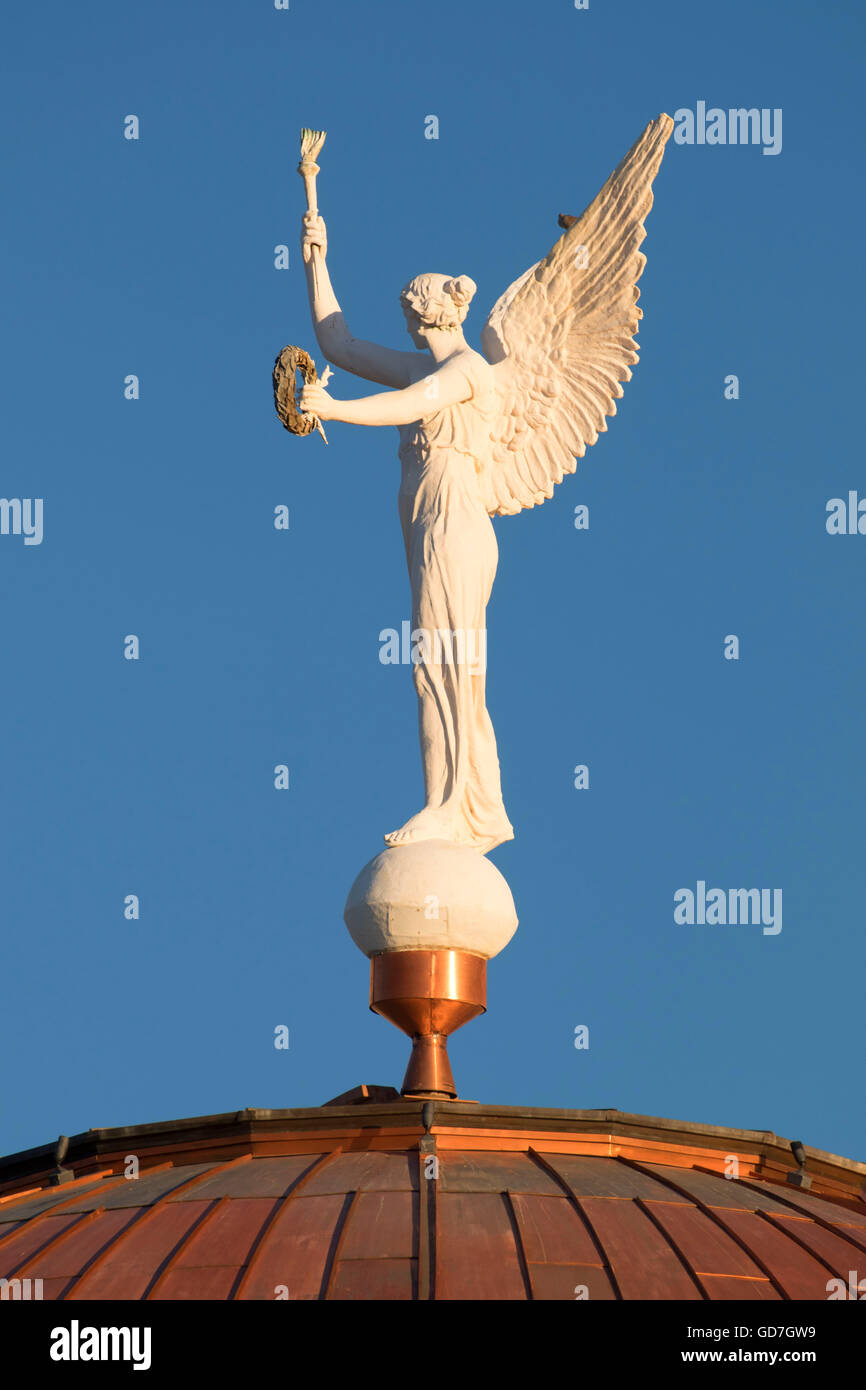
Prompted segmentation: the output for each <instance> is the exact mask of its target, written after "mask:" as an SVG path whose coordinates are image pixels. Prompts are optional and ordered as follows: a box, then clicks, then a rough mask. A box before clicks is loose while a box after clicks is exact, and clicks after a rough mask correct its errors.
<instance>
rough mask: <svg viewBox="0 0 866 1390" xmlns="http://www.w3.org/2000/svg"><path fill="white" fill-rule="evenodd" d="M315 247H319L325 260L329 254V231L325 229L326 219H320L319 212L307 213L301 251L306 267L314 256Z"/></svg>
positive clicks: (305, 214)
mask: <svg viewBox="0 0 866 1390" xmlns="http://www.w3.org/2000/svg"><path fill="white" fill-rule="evenodd" d="M314 246H318V248H319V251H320V253H321V256H322V259H323V260H324V259H325V257H326V256H327V254H328V231H327V228H326V227H325V219H324V218H323V217H320V216H319V214H318V213H317V212H305V213H304V222H303V230H302V233H301V251H302V253H303V257H304V264H305V265H306V264H307V262H308V261H309V259H310V257H311V256H312V254H313V247H314Z"/></svg>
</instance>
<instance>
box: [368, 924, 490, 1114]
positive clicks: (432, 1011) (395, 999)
mask: <svg viewBox="0 0 866 1390" xmlns="http://www.w3.org/2000/svg"><path fill="white" fill-rule="evenodd" d="M486 1007H487V961H486V960H485V959H484V958H483V957H482V956H473V955H471V954H470V953H469V952H468V951H446V950H440V951H385V952H383V953H382V954H381V955H378V956H373V958H372V960H371V961H370V1008H371V1009H372V1010H373V1013H375V1014H381V1015H382V1017H383V1018H387V1019H389V1020H390V1022H391V1023H394V1024H396V1025H397V1027H398V1028H401V1029H402V1030H403V1032H404V1033H408V1035H409V1037H410V1038H411V1039H412V1056H411V1057H410V1058H409V1066H408V1067H407V1069H406V1076H405V1078H404V1080H403V1095H404V1096H440V1097H445V1098H449V1099H451V1098H453V1097H455V1096H456V1095H457V1089H456V1087H455V1085H454V1077H453V1076H452V1074H451V1064H450V1062H449V1061H448V1052H447V1050H446V1048H447V1042H448V1035H449V1033H453V1032H454V1031H455V1030H456V1029H457V1028H461V1027H462V1026H463V1024H464V1023H468V1022H469V1020H470V1019H471V1018H477V1017H478V1015H479V1014H483V1013H484V1011H485V1009H486Z"/></svg>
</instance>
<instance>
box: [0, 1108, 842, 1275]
mask: <svg viewBox="0 0 866 1390" xmlns="http://www.w3.org/2000/svg"><path fill="white" fill-rule="evenodd" d="M65 1149H66V1146H65V1144H64V1145H63V1146H62V1147H61V1149H60V1151H59V1152H58V1153H57V1154H56V1155H55V1148H54V1146H53V1145H48V1146H45V1148H42V1149H36V1150H30V1151H28V1152H26V1153H22V1154H17V1155H13V1156H11V1157H9V1158H5V1159H2V1160H0V1275H2V1276H3V1277H5V1278H7V1279H10V1280H12V1279H15V1278H18V1279H21V1280H25V1279H30V1280H35V1279H41V1280H42V1297H43V1298H45V1299H63V1300H69V1301H75V1300H89V1299H172V1300H174V1299H211V1300H214V1299H215V1300H224V1299H257V1300H266V1299H267V1300H272V1299H275V1298H280V1297H283V1298H292V1299H359V1300H360V1299H385V1300H391V1299H398V1300H399V1299H431V1298H435V1299H446V1300H447V1299H494V1300H500V1299H569V1300H573V1299H575V1298H576V1297H588V1298H590V1299H693V1300H700V1299H768V1300H777V1299H826V1297H827V1285H828V1281H829V1280H830V1279H832V1278H840V1279H842V1280H844V1281H846V1282H847V1280H848V1277H849V1271H851V1270H852V1269H858V1268H862V1266H863V1258H864V1252H866V1202H864V1197H863V1192H864V1177H866V1165H864V1164H861V1163H854V1162H851V1161H850V1160H846V1159H840V1158H836V1157H835V1156H833V1155H830V1154H824V1153H821V1152H819V1151H816V1150H811V1149H807V1150H806V1151H805V1167H802V1166H798V1164H797V1163H796V1162H795V1160H794V1158H793V1156H792V1153H791V1147H790V1145H789V1144H788V1143H787V1142H786V1141H785V1140H781V1139H778V1138H777V1137H776V1136H775V1135H774V1134H771V1133H766V1132H760V1131H750V1130H731V1129H719V1128H715V1127H710V1126H701V1125H688V1124H679V1123H676V1122H674V1121H670V1120H661V1119H655V1118H652V1117H648V1116H640V1115H625V1114H622V1113H620V1112H619V1111H616V1110H526V1109H519V1108H514V1107H504V1106H499V1107H496V1106H480V1105H475V1104H472V1103H471V1102H467V1101H445V1102H436V1103H435V1104H434V1103H432V1102H426V1103H424V1104H422V1103H421V1102H420V1101H417V1100H412V1101H410V1100H402V1099H400V1097H399V1096H397V1094H396V1092H392V1091H391V1090H390V1088H384V1087H381V1088H377V1087H361V1088H358V1091H356V1092H354V1093H349V1094H347V1095H346V1096H344V1097H340V1098H339V1099H338V1100H337V1101H336V1102H331V1103H329V1104H328V1105H325V1106H321V1107H318V1108H316V1109H301V1110H297V1109H296V1110H245V1111H241V1112H239V1113H237V1114H230V1115H214V1116H207V1117H204V1118H201V1119H193V1120H177V1121H171V1122H168V1123H165V1124H153V1125H142V1126H136V1127H133V1128H126V1129H104V1130H90V1131H88V1132H87V1133H85V1134H81V1135H79V1136H77V1137H76V1138H75V1139H73V1140H71V1141H70V1142H69V1145H68V1154H65V1153H64V1151H65ZM130 1155H135V1156H136V1157H137V1159H138V1162H139V1164H140V1171H139V1176H138V1177H137V1178H130V1177H127V1176H125V1171H129V1170H130V1168H131V1167H132V1165H131V1164H130ZM55 1159H59V1161H55ZM734 1172H736V1173H737V1174H738V1176H726V1174H733V1173H734Z"/></svg>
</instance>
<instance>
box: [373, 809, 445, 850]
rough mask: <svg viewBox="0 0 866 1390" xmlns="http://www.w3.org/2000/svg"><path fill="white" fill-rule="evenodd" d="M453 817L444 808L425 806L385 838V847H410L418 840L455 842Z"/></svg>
mask: <svg viewBox="0 0 866 1390" xmlns="http://www.w3.org/2000/svg"><path fill="white" fill-rule="evenodd" d="M454 831H455V826H454V817H453V816H452V814H451V812H450V811H449V810H447V808H446V807H444V806H425V807H424V810H423V811H419V812H418V814H417V815H416V816H410V818H409V820H407V822H406V824H405V825H402V826H401V827H400V829H399V830H392V831H391V833H390V835H386V836H385V844H386V845H392V846H393V845H412V844H416V843H417V842H418V841H419V840H455V839H456V836H455V833H454Z"/></svg>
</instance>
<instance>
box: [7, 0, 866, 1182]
mask: <svg viewBox="0 0 866 1390" xmlns="http://www.w3.org/2000/svg"><path fill="white" fill-rule="evenodd" d="M863 27H864V19H863V11H862V8H861V7H860V6H858V5H856V4H855V3H853V2H852V3H850V4H839V3H836V4H832V5H825V6H815V5H814V4H812V3H808V4H807V3H803V2H802V0H799V2H797V0H795V3H790V4H785V5H782V4H779V3H772V4H771V3H767V2H766V0H764V3H755V0H732V3H729V4H727V5H725V6H709V7H708V6H696V5H694V3H693V2H692V0H658V2H657V3H654V4H652V5H648V4H646V3H645V2H644V0H616V3H615V2H614V0H591V4H590V8H589V9H588V10H587V11H584V12H579V11H576V10H575V9H574V8H573V6H572V5H571V3H570V0H557V2H556V3H553V0H540V3H536V4H535V5H527V4H525V3H520V4H518V3H516V0H503V3H495V4H494V3H474V4H466V3H465V0H464V2H463V3H459V4H458V3H454V0H441V2H440V3H439V4H437V5H436V6H434V7H432V8H431V7H430V6H423V5H409V4H406V3H397V0H385V2H382V3H370V4H363V5H359V4H355V3H348V0H340V3H321V0H320V3H312V0H291V9H290V10H289V11H287V12H280V11H276V10H275V9H274V8H273V5H272V4H269V3H268V2H267V0H255V3H250V0H237V3H219V2H215V3H207V4H204V3H201V0H198V2H197V3H185V4H183V5H180V6H177V5H171V4H168V3H164V2H163V3H150V4H144V5H117V4H114V3H112V4H108V3H91V4H88V5H86V6H70V5H67V4H60V3H57V0H49V3H45V4H40V5H36V6H32V5H31V6H29V7H27V6H17V7H15V10H14V12H12V13H10V14H9V15H7V17H6V20H5V22H4V31H5V32H4V49H5V58H4V66H5V69H6V72H5V75H4V80H3V84H2V95H0V101H2V124H3V132H4V139H3V166H4V167H3V174H2V178H3V187H4V204H5V212H4V217H3V226H2V240H3V244H4V261H5V266H6V280H7V286H6V289H5V292H4V300H5V319H6V325H5V332H4V334H3V364H2V376H3V387H4V392H3V395H4V401H5V404H4V408H3V417H2V431H3V467H2V486H0V493H2V495H3V496H5V497H7V498H36V497H41V498H43V499H44V539H43V542H42V544H41V545H38V546H24V544H23V541H22V538H21V537H20V536H19V537H14V536H0V603H2V634H3V636H2V653H3V662H2V671H3V678H2V695H0V710H2V730H3V737H2V746H3V754H2V765H3V777H2V792H0V796H2V805H0V815H2V831H0V855H2V867H0V873H2V907H3V945H2V965H0V970H2V984H0V998H2V1039H3V1047H2V1051H3V1064H2V1072H3V1084H2V1115H0V1149H2V1151H4V1152H9V1151H12V1150H15V1149H19V1148H24V1147H28V1146H30V1145H34V1144H39V1143H45V1142H47V1141H49V1140H50V1139H52V1138H54V1137H55V1136H56V1135H57V1134H58V1133H60V1132H66V1133H77V1132H79V1131H80V1130H83V1129H87V1128H88V1127H89V1126H97V1125H122V1124H134V1123H142V1122H146V1121H154V1120H161V1119H170V1118H174V1117H179V1116H185V1115H195V1114H204V1113H209V1112H214V1111H228V1110H234V1109H236V1108H240V1107H242V1106H247V1105H255V1106H274V1107H278V1106H291V1105H316V1104H320V1103H321V1102H323V1101H325V1100H327V1099H329V1098H330V1097H331V1096H333V1095H336V1094H337V1093H339V1092H340V1091H343V1090H345V1089H347V1088H348V1087H351V1086H353V1085H355V1084H357V1083H359V1082H362V1081H367V1082H379V1083H388V1084H394V1085H399V1084H400V1080H401V1078H402V1074H403V1070H404V1067H405V1063H406V1060H407V1055H408V1043H407V1041H406V1040H405V1039H404V1038H403V1037H402V1035H401V1034H399V1033H398V1032H397V1030H396V1029H394V1028H393V1027H391V1026H390V1025H389V1024H387V1023H386V1022H384V1021H383V1020H380V1019H377V1018H376V1017H375V1016H374V1015H372V1014H370V1013H369V1012H368V1010H367V970H368V967H367V962H366V961H365V959H364V957H363V956H362V955H361V954H360V953H359V952H358V951H357V949H356V948H355V947H354V945H353V944H352V942H351V940H350V939H349V936H348V934H347V932H346V929H345V927H344V926H343V923H342V909H343V905H344V900H345V896H346V893H347V891H348V888H349V886H350V884H351V882H352V880H353V878H354V877H355V874H356V873H357V871H358V870H359V869H360V868H361V866H362V865H363V864H364V863H365V862H366V861H367V860H368V859H369V858H371V857H372V855H373V854H375V853H377V852H378V850H379V848H380V847H381V835H382V833H383V832H384V831H386V830H390V829H392V828H394V826H395V825H398V824H400V823H401V822H402V820H403V819H405V818H406V817H407V816H408V815H409V814H410V813H411V812H413V811H415V810H417V809H418V807H419V805H420V801H421V774H420V760H419V755H418V748H417V734H416V712H415V697H414V692H413V689H412V685H411V678H410V674H409V670H408V668H406V667H387V666H382V665H381V664H380V663H379V660H378V650H379V644H378V634H379V631H380V630H381V629H382V628H384V627H389V626H395V627H396V626H399V623H400V621H401V620H402V619H403V618H405V617H408V616H409V596H408V583H407V579H406V575H405V562H404V556H403V550H402V540H401V536H400V531H399V525H398V521H397V511H396V493H397V486H398V473H399V464H398V460H397V456H396V435H395V433H394V431H391V430H382V431H374V430H366V431H363V430H361V429H358V428H350V427H348V426H345V425H339V424H331V425H330V426H328V433H329V438H330V446H329V447H328V448H325V445H324V444H322V442H321V441H320V440H319V439H318V438H317V437H312V438H310V439H304V440H298V439H292V438H290V437H289V436H288V435H287V434H286V433H285V431H284V430H282V429H281V427H280V426H279V424H278V422H277V420H276V417H275V415H274V411H273V405H272V399H271V384H270V374H271V368H272V364H273V360H274V357H275V355H276V353H277V352H278V351H279V349H280V348H281V347H282V346H283V345H284V344H285V343H287V342H293V343H298V344H302V345H306V346H307V347H308V348H311V349H313V350H314V351H315V350H316V347H315V341H314V338H313V334H312V330H311V326H310V322H309V315H308V309H307V303H306V296H305V290H304V281H303V275H302V272H301V268H300V256H299V253H298V250H297V246H298V230H299V221H300V216H301V213H302V211H303V205H304V204H303V188H302V184H301V181H300V179H299V178H298V176H297V174H296V172H295V168H296V164H297V159H298V130H299V127H300V126H302V125H311V126H319V127H325V128H327V131H328V139H327V143H326V145H325V149H324V152H323V154H322V157H321V166H322V173H321V175H320V178H319V195H320V206H321V209H322V212H323V214H324V216H325V217H326V219H327V221H328V227H329V233H330V248H329V261H330V267H331V272H332V275H333V280H334V285H335V288H336V291H337V294H338V296H339V297H340V299H341V302H342V304H343V307H344V309H345V311H346V314H347V317H348V320H349V324H350V326H351V328H352V329H353V331H354V332H355V333H356V334H358V335H359V336H365V337H369V338H373V339H376V340H378V341H382V342H386V343H391V344H395V345H397V346H404V347H409V346H410V344H409V342H408V339H407V338H406V337H405V327H404V321H403V316H402V313H401V310H400V306H399V302H398V294H399V290H400V288H401V286H402V285H403V284H404V283H405V282H406V281H407V280H408V279H409V278H410V276H412V275H413V274H416V273H418V272H421V271H424V270H437V271H445V272H448V273H450V274H459V273H466V274H469V275H471V276H472V277H473V278H474V279H475V280H476V281H477V283H478V287H479V290H478V295H477V297H476V299H475V302H474V304H473V306H472V311H471V313H470V316H469V319H468V320H467V325H466V327H467V336H468V337H469V339H470V341H471V342H473V343H474V344H475V345H476V346H477V345H478V334H479V331H480V328H481V325H482V323H483V321H484V318H485V316H486V313H487V310H488V308H489V307H490V306H491V305H492V304H493V302H494V301H495V299H496V298H497V297H498V295H499V294H500V293H501V292H502V291H503V290H504V289H505V288H506V287H507V285H509V284H510V283H511V281H512V280H513V279H515V278H516V277H517V276H518V275H519V274H520V273H521V272H522V271H523V270H524V269H525V268H526V267H527V266H528V265H530V264H531V263H532V262H534V261H535V260H537V259H538V258H539V257H540V256H542V255H544V254H545V253H546V252H547V250H548V249H549V247H550V245H551V244H552V243H553V241H554V240H555V239H556V237H557V236H558V235H559V233H558V229H557V226H556V218H557V214H558V213H560V212H563V211H570V212H580V211H581V210H582V208H583V207H584V206H585V205H586V204H587V203H588V202H589V201H590V200H591V199H592V197H594V195H595V193H596V192H597V190H598V189H599V187H600V186H601V184H602V182H603V181H604V179H605V178H606V177H607V175H608V173H609V172H610V171H611V169H612V168H613V167H614V166H615V165H616V164H617V163H618V161H619V160H620V158H621V157H622V155H623V154H624V153H625V151H626V150H627V149H628V148H629V146H630V145H631V144H632V142H633V141H634V140H635V138H636V137H637V136H638V135H639V133H640V132H641V130H642V129H643V127H644V125H645V124H646V122H647V121H648V120H649V119H650V118H651V117H653V116H655V115H657V114H658V112H659V111H662V110H666V111H668V112H670V113H671V114H672V115H673V113H674V112H675V110H676V109H677V108H681V107H691V108H692V109H694V108H695V106H696V103H697V102H698V101H701V100H703V101H706V102H707V104H708V105H709V106H719V107H722V108H729V107H739V106H746V107H752V106H754V107H758V108H777V107H779V108H782V110H783V113H784V121H783V149H782V152H781V153H780V154H779V155H777V156H775V157H772V156H770V157H768V156H765V155H763V154H762V152H761V149H760V148H759V147H751V146H748V147H743V146H723V147H710V146H706V145H705V146H697V145H695V146H691V147H689V146H682V147H679V146H676V145H674V144H673V142H671V143H670V144H669V146H668V150H667V154H666V156H665V160H664V163H663V165H662V169H661V172H660V175H659V177H658V180H657V182H656V205H655V208H654V210H653V212H652V214H651V216H650V219H649V222H648V237H647V240H646V242H645V243H644V247H643V249H644V251H645V252H646V254H647V257H648V265H647V268H646V271H645V273H644V277H643V281H642V284H641V289H642V298H641V304H642V307H643V309H644V312H645V319H644V321H643V325H642V328H641V335H640V343H641V350H642V360H641V363H640V365H639V367H638V368H637V369H636V371H635V376H634V380H633V381H632V383H631V384H630V385H629V386H627V387H626V394H625V396H624V399H623V400H622V402H621V403H620V409H619V413H618V415H617V417H616V418H615V419H614V420H613V421H611V422H610V430H609V433H608V434H607V435H604V436H602V438H601V439H600V441H599V443H598V444H597V445H596V446H595V448H593V449H591V450H589V451H588V453H587V456H586V459H585V460H584V461H583V462H582V463H581V464H580V465H579V468H578V472H577V474H576V475H575V477H573V478H569V479H567V480H566V481H565V482H564V483H563V485H562V487H561V488H559V489H558V490H557V494H556V496H555V498H554V499H553V500H552V501H550V502H547V503H546V504H545V505H544V506H543V507H541V508H538V509H536V510H535V511H532V512H524V513H522V514H521V515H519V516H517V517H515V518H506V519H504V520H502V521H500V522H497V533H498V538H499V545H500V556H501V559H500V569H499V574H498V578H497V582H496V586H495V589H494V593H493V601H492V604H491V607H490V610H489V621H490V647H489V671H488V688H489V704H490V709H491V713H492V717H493V720H494V724H495V727H496V732H497V737H498V741H499V750H500V758H501V763H502V770H503V785H504V792H505V801H506V807H507V809H508V812H509V814H510V817H511V820H512V821H513V822H514V825H515V827H516V830H517V838H516V839H515V841H514V842H513V843H511V844H508V845H505V846H502V847H501V848H500V849H498V850H497V851H495V853H494V855H493V858H494V860H495V862H496V863H497V864H498V865H499V866H500V868H501V869H502V870H503V872H504V873H505V874H506V876H507V878H508V880H509V882H510V884H511V886H512V889H513V892H514V896H515V899H516V903H517V908H518V912H519V915H520V919H521V924H520V928H519V930H518V933H517V935H516V937H515V938H514V941H513V942H512V944H511V945H510V946H509V947H508V948H507V950H506V951H505V952H504V953H503V955H502V956H500V957H499V958H498V959H497V960H496V961H495V962H494V963H493V964H492V965H491V967H490V972H489V996H490V1007H489V1012H488V1014H487V1015H486V1017H485V1018H483V1019H481V1020H480V1021H478V1022H475V1023H473V1024H472V1025H470V1026H468V1027H467V1028H466V1029H465V1030H464V1031H463V1032H462V1033H460V1034H458V1035H457V1036H456V1037H455V1038H454V1040H453V1042H452V1044H451V1048H450V1050H451V1054H452V1061H453V1064H454V1069H455V1073H456V1076H457V1080H458V1085H459V1088H460V1090H461V1093H462V1094H463V1095H465V1096H470V1097H474V1098H477V1099H479V1100H481V1101H485V1102H490V1103H501V1104H513V1105H520V1104H527V1105H547V1106H565V1107H589V1106H613V1107H617V1108H619V1109H621V1110H629V1111H638V1112H643V1113H648V1114H653V1115H662V1116H669V1117H673V1118H677V1119H683V1120H693V1121H704V1122H708V1123H714V1124H721V1125H732V1126H744V1127H754V1128H762V1129H763V1128H766V1129H774V1130H775V1131H776V1132H777V1133H779V1134H783V1135H786V1136H787V1137H789V1138H799V1139H802V1140H803V1141H804V1142H805V1143H807V1144H811V1145H814V1146H816V1147H820V1148H825V1149H830V1150H833V1151H835V1152H838V1153H842V1154H845V1155H848V1156H850V1157H855V1158H861V1159H863V1158H866V1121H864V1115H863V1108H862V1053H863V1042H864V1010H863V980H864V911H863V904H864V899H866V862H864V858H866V857H864V848H863V846H864V789H866V771H864V767H866V758H864V754H866V740H864V684H866V660H864V621H863V619H864V566H866V536H859V535H857V536H843V537H831V536H829V535H828V534H827V532H826V530H825V507H826V503H827V500H828V499H829V498H831V497H837V496H842V497H847V494H848V491H849V490H851V489H857V490H859V495H860V496H866V468H864V464H863V448H862V426H861V414H862V381H861V376H862V371H863V366H862V360H861V359H862V347H861V341H860V339H861V336H862V332H861V325H862V319H863V304H862V289H861V280H862V275H861V274H860V261H861V256H862V228H863V224H864V213H866V208H864V195H863V190H862V182H861V180H860V178H859V175H858V174H857V172H856V170H857V167H858V166H859V164H860V160H861V156H862V108H861V92H862V62H863ZM128 114H136V115H138V116H139V118H140V122H141V138H140V140H139V141H138V142H131V141H127V140H125V139H124V138H123V120H124V117H125V116H126V115H128ZM429 114H436V115H437V116H438V117H439V121H440V138H439V139H438V141H432V140H425V138H424V119H425V117H426V116H427V115H429ZM283 242H285V243H288V244H289V245H290V247H291V268H290V269H289V270H288V271H283V272H281V271H277V270H275V269H274V265H273V261H274V250H273V248H274V246H275V245H277V244H278V243H283ZM316 355H317V356H318V353H317V354H316ZM320 365H321V364H320ZM129 373H135V374H137V375H138V376H139V377H140V381H141V398H140V400H138V401H134V402H130V401H126V400H124V396H123V382H124V378H125V377H126V376H127V374H129ZM731 373H735V374H737V375H738V377H739V380H740V399H739V400H737V401H727V400H725V398H724V394H723V388H724V379H725V377H726V376H727V375H728V374H731ZM364 389H366V388H364V387H363V386H361V387H360V388H359V385H358V384H357V383H356V382H355V381H354V380H353V379H352V378H350V377H348V375H347V374H345V373H341V372H338V373H337V374H336V376H335V378H334V381H333V392H334V394H335V395H337V396H349V395H356V394H358V393H359V390H360V391H363V390H364ZM370 389H372V388H370ZM279 503H285V504H286V505H288V506H289V507H290V509H291V528H290V530H289V531H288V533H282V532H277V531H275V530H274V529H273V525H272V514H273V508H274V507H275V506H276V505H277V504H279ZM578 503H586V504H587V505H588V506H589V508H590V529H589V530H588V531H586V532H577V531H575V529H574V526H573V511H574V507H575V506H576V505H577V504H578ZM128 633H135V634H137V635H138V636H139V638H140V641H141V660H140V661H138V662H129V661H126V660H124V659H123V650H122V644H123V639H124V637H125V635H126V634H128ZM729 633H734V634H737V635H738V636H739V638H740V643H741V657H740V660H739V661H737V662H733V661H726V660H725V659H724V657H723V642H724V638H725V636H726V635H727V634H729ZM277 763H287V764H288V765H289V767H290V774H291V789H290V790H289V791H288V792H277V791H275V790H274V788H273V768H274V766H275V764H277ZM578 763H585V764H587V765H588V766H589V768H590V788H589V790H587V791H576V790H574V789H573V786H572V769H573V768H574V766H575V765H576V764H578ZM699 879H700V880H704V881H705V882H706V883H707V884H708V886H716V887H722V888H726V889H727V888H733V887H745V888H749V887H765V888H781V889H782V890H783V902H784V917H783V929H782V931H781V933H779V934H778V935H775V936H769V935H764V934H763V933H762V932H761V930H760V928H759V927H755V926H739V927H724V928H723V927H711V926H706V925H704V926H698V925H695V926H691V927H689V926H680V925H677V924H676V923H675V922H674V916H673V912H674V900H673V895H674V893H675V892H676V890H677V889H678V888H681V887H689V886H690V887H692V888H694V887H695V885H696V883H697V881H698V880H699ZM130 893H135V894H138V895H139V896H140V900H141V917H140V920H139V921H137V922H136V921H132V922H130V921H126V920H125V919H124V913H123V905H124V898H125V896H126V895H127V894H130ZM278 1024H286V1025H287V1026H288V1027H289V1029H290V1035H291V1047H290V1049H289V1051H288V1052H278V1051H275V1049H274V1047H273V1030H274V1028H275V1026H276V1025H278ZM577 1024H587V1025H588V1026H589V1028H590V1048H589V1050H588V1051H576V1050H575V1048H574V1046H573V1037H574V1029H575V1025H577Z"/></svg>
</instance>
